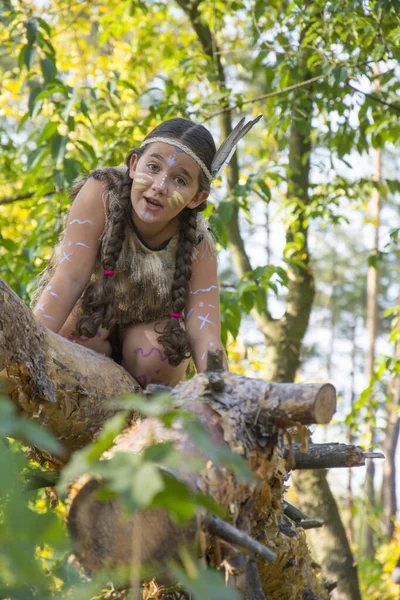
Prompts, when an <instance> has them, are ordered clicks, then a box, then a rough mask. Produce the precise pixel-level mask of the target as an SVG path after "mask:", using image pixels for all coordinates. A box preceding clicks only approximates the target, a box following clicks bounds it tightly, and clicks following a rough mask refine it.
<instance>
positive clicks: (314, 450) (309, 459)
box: [290, 443, 384, 469]
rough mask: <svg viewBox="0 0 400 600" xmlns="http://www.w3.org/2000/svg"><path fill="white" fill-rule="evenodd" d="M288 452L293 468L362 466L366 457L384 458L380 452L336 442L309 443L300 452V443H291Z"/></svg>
mask: <svg viewBox="0 0 400 600" xmlns="http://www.w3.org/2000/svg"><path fill="white" fill-rule="evenodd" d="M290 453H291V455H292V456H293V463H294V464H293V469H332V468H335V469H337V468H344V467H362V466H364V465H365V460H366V459H367V458H384V455H383V454H381V453H380V452H365V451H364V450H363V449H362V448H361V447H360V446H354V445H347V444H338V443H331V444H329V443H328V444H309V445H308V448H307V452H302V450H301V446H300V444H293V446H292V448H291V449H290ZM372 454H373V455H374V456H371V455H372Z"/></svg>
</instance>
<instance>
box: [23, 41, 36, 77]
mask: <svg viewBox="0 0 400 600" xmlns="http://www.w3.org/2000/svg"><path fill="white" fill-rule="evenodd" d="M35 56H36V48H35V46H29V45H28V46H25V49H24V55H23V59H24V65H25V66H26V67H27V69H28V71H30V70H31V68H32V65H33V62H34V60H35Z"/></svg>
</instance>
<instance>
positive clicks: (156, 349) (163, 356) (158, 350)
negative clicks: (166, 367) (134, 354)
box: [137, 346, 167, 361]
mask: <svg viewBox="0 0 400 600" xmlns="http://www.w3.org/2000/svg"><path fill="white" fill-rule="evenodd" d="M137 351H138V352H140V354H141V355H142V357H143V358H148V357H149V356H151V355H152V354H153V352H158V354H159V355H160V359H161V360H162V361H164V360H167V357H166V356H165V354H163V353H162V352H161V350H160V348H156V347H155V346H153V348H151V350H150V352H148V353H147V354H145V353H144V350H143V348H138V349H137Z"/></svg>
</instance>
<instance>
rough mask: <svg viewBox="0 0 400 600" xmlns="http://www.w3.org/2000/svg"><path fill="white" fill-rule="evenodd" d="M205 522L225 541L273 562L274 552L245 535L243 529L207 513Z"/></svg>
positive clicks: (209, 529) (274, 558)
mask: <svg viewBox="0 0 400 600" xmlns="http://www.w3.org/2000/svg"><path fill="white" fill-rule="evenodd" d="M205 524H206V527H207V530H208V531H209V532H210V533H211V534H212V535H216V536H217V537H220V538H222V539H223V540H225V541H226V542H229V543H230V544H235V545H236V546H240V547H241V548H246V550H249V551H250V552H252V553H253V554H255V555H258V556H261V557H262V558H265V559H266V560H268V561H269V562H275V560H276V554H275V552H272V550H270V549H269V548H267V547H266V546H264V545H263V544H260V542H257V540H255V539H254V538H252V537H251V536H249V535H247V533H244V532H243V531H240V530H239V529H237V528H236V527H234V526H233V525H230V524H229V523H227V522H226V521H223V520H222V519H219V518H218V517H214V516H212V515H208V516H207V517H206V519H205Z"/></svg>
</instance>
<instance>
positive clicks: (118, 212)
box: [76, 169, 132, 337]
mask: <svg viewBox="0 0 400 600" xmlns="http://www.w3.org/2000/svg"><path fill="white" fill-rule="evenodd" d="M94 177H96V176H95V174H94ZM131 187H132V180H131V178H130V177H129V169H127V170H126V173H125V174H124V176H123V178H122V181H121V183H120V185H119V186H118V188H117V189H116V190H115V193H117V194H118V197H119V200H120V201H119V202H116V203H115V206H114V207H113V212H112V214H111V215H110V217H109V218H110V221H111V231H110V236H109V238H108V240H107V242H106V244H105V247H104V251H103V259H102V267H103V269H104V270H106V271H114V269H115V266H116V264H117V261H118V257H119V255H120V252H121V249H122V244H123V243H124V239H125V227H126V222H127V217H129V215H128V212H129V208H130V206H131V200H130V194H131ZM114 298H115V283H114V280H113V278H112V277H102V278H101V279H98V280H97V281H92V282H91V283H90V284H89V285H88V286H87V288H86V290H85V292H84V294H83V297H82V310H81V314H80V316H79V317H78V319H77V323H76V330H77V333H78V334H79V335H85V336H87V337H94V336H95V335H96V333H97V331H98V330H99V327H101V326H103V327H106V328H107V329H111V328H112V327H113V325H114V324H115V322H116V321H115V316H114V311H113V305H114Z"/></svg>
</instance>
